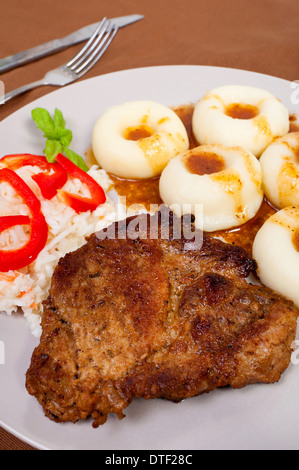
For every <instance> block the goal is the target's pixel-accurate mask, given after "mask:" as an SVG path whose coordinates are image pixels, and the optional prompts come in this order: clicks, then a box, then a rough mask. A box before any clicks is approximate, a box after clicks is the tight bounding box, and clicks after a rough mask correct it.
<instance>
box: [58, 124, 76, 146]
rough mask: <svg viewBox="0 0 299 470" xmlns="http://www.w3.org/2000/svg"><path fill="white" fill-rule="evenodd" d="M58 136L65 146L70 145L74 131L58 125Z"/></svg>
mask: <svg viewBox="0 0 299 470" xmlns="http://www.w3.org/2000/svg"><path fill="white" fill-rule="evenodd" d="M55 132H56V137H57V140H59V142H60V143H61V144H62V145H63V146H64V147H68V146H69V145H70V143H71V141H72V140H73V134H72V131H70V130H69V129H64V128H62V127H57V128H56V131H55Z"/></svg>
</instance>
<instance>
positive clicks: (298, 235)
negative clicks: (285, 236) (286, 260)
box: [292, 229, 299, 252]
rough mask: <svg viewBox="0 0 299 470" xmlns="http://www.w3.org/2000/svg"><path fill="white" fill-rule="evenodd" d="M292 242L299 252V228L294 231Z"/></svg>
mask: <svg viewBox="0 0 299 470" xmlns="http://www.w3.org/2000/svg"><path fill="white" fill-rule="evenodd" d="M292 242H293V245H294V247H295V249H296V250H297V251H298V252H299V229H297V230H296V231H295V233H294V235H293V239H292Z"/></svg>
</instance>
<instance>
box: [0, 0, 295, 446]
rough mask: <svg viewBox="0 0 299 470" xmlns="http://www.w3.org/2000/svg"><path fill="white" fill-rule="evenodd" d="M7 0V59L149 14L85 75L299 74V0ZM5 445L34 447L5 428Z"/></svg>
mask: <svg viewBox="0 0 299 470" xmlns="http://www.w3.org/2000/svg"><path fill="white" fill-rule="evenodd" d="M4 3H5V5H4V7H3V8H2V9H1V19H0V22H1V27H0V44H1V54H0V55H1V57H5V56H8V55H11V54H15V53H17V52H20V51H22V50H24V49H28V48H30V47H33V46H36V45H39V44H42V43H44V42H46V41H49V40H52V39H55V38H59V37H63V36H65V35H67V34H69V33H71V32H73V31H75V30H77V29H79V28H81V27H83V26H86V25H88V24H91V23H94V22H97V21H99V20H100V19H102V18H103V17H104V16H106V17H110V18H111V17H115V16H122V15H128V14H132V13H140V14H143V15H145V18H144V20H142V21H140V22H138V23H135V24H134V25H131V26H129V27H126V28H124V29H122V30H120V32H119V33H118V36H117V40H115V41H114V42H113V43H112V45H111V47H110V48H109V50H108V52H107V53H106V54H105V55H104V56H103V58H102V59H101V61H100V62H98V64H97V65H96V66H95V67H94V68H93V69H92V70H91V71H90V72H89V73H88V74H87V75H86V76H85V77H84V79H86V78H90V77H93V76H97V75H101V74H105V73H109V72H114V71H118V70H124V69H130V68H137V67H147V66H155V65H214V66H223V67H232V68H237V69H244V70H250V71H254V72H260V73H264V74H269V75H274V76H276V77H280V78H284V79H287V80H290V81H295V80H299V53H298V44H299V28H298V19H299V2H298V0H263V1H261V0H250V1H248V0H185V1H184V2H182V1H180V0H172V1H170V0H151V1H148V0H138V1H136V0H125V1H124V0H113V1H111V0H101V1H100V2H99V1H98V0H85V1H84V2H82V1H80V0H64V1H61V0H60V1H58V0H42V1H41V0H28V1H27V2H20V1H19V0H9V1H5V0H4ZM78 48H80V46H78V45H77V46H73V47H72V48H69V49H67V50H65V51H62V52H59V53H57V54H54V55H52V56H49V57H46V58H44V59H42V60H39V61H37V62H34V63H32V64H28V65H25V66H23V67H20V68H17V69H14V70H11V71H9V72H7V73H4V74H2V75H1V76H0V80H2V82H3V83H4V86H5V91H6V92H8V91H10V90H13V89H14V88H17V87H19V86H21V85H24V84H26V83H28V82H30V81H34V80H37V79H39V78H41V77H42V76H44V74H45V73H46V72H47V71H48V70H50V69H51V68H54V67H57V66H59V65H61V64H63V63H64V62H65V61H66V60H67V59H68V58H70V57H72V55H73V54H74V52H75V51H76V50H77V49H78ZM298 83H299V82H298ZM53 89H54V88H53V87H50V86H45V87H41V88H38V89H35V90H32V91H31V92H28V93H27V94H25V95H22V96H20V97H17V98H15V99H13V100H11V101H10V102H8V103H7V104H5V105H2V106H0V120H2V119H4V118H6V117H7V116H9V115H10V114H12V113H13V112H15V111H16V110H18V109H20V108H21V107H22V106H24V105H25V104H27V103H29V102H31V101H33V100H35V99H36V98H39V97H41V96H43V95H45V94H47V93H49V92H51V91H53ZM0 367H1V366H0ZM0 386H1V384H0ZM16 406H20V405H19V404H17V403H16ZM0 449H1V450H32V448H31V447H30V446H28V445H27V444H25V443H23V442H21V441H19V440H18V439H17V438H15V437H14V436H12V435H11V434H9V433H8V432H6V431H5V430H3V429H1V428H0Z"/></svg>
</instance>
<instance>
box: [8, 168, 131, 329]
mask: <svg viewBox="0 0 299 470" xmlns="http://www.w3.org/2000/svg"><path fill="white" fill-rule="evenodd" d="M38 172H40V169H39V168H37V167H31V166H27V167H22V168H20V169H19V170H17V171H16V173H17V174H18V175H19V176H20V177H21V178H22V179H23V180H24V181H25V182H26V183H27V185H28V186H29V187H30V188H31V190H32V191H33V192H34V193H35V195H36V196H37V197H38V198H39V200H40V201H41V206H42V212H43V214H44V216H45V218H46V221H47V224H48V229H49V233H48V241H47V244H46V246H45V248H44V249H43V250H42V251H41V253H40V254H39V256H38V258H37V259H36V261H35V262H33V263H32V264H31V265H29V266H28V267H26V268H23V269H20V270H18V271H9V272H8V273H1V272H0V312H6V313H7V314H8V315H11V314H13V313H14V312H17V311H18V310H19V309H22V311H23V313H24V316H25V317H26V319H27V320H28V322H29V325H30V328H31V331H32V333H33V334H34V336H36V337H39V336H40V333H41V328H40V320H41V316H42V312H43V306H42V302H43V301H44V300H45V299H46V298H47V297H48V292H49V288H50V284H51V279H52V275H53V272H54V270H55V268H56V266H57V264H58V261H59V259H60V258H61V257H63V256H65V255H66V254H67V253H69V252H71V251H75V250H77V249H78V248H80V247H81V246H83V245H84V243H85V242H86V237H88V236H90V235H91V234H92V233H94V232H97V231H100V230H102V229H103V228H105V227H107V226H108V225H110V224H111V223H113V222H115V221H117V220H119V219H121V218H124V217H125V207H123V206H120V205H119V204H118V200H117V198H116V197H113V192H109V189H110V188H111V186H112V182H111V180H110V179H109V177H108V175H107V173H106V172H105V171H104V170H102V169H99V168H98V167H97V166H93V167H92V168H91V169H90V170H89V171H88V174H89V175H90V176H91V177H92V178H94V179H95V180H96V181H97V182H98V183H99V184H100V185H101V186H102V188H103V189H104V191H105V193H106V196H107V201H106V203H105V204H103V205H101V206H99V207H98V208H97V209H96V210H95V211H94V212H92V213H91V212H83V213H80V214H77V213H76V212H75V211H74V210H73V209H72V208H70V207H69V206H67V205H65V204H64V203H63V202H61V201H60V200H59V198H58V197H57V196H55V197H54V198H53V199H51V200H46V199H44V198H43V197H42V195H41V192H40V189H39V187H38V185H37V184H36V183H35V182H34V181H33V180H32V178H31V176H32V174H36V173H38ZM63 189H64V190H66V191H69V192H71V193H75V194H80V195H82V196H86V197H88V196H89V191H88V189H87V188H86V187H85V185H82V182H81V181H79V180H78V179H70V178H69V180H68V181H67V183H66V185H65V186H64V188H63ZM0 208H1V214H0V215H1V216H5V215H16V214H21V215H29V210H28V207H27V206H26V205H25V204H24V203H23V201H22V199H21V197H20V196H19V195H18V194H17V193H16V192H15V190H14V189H13V188H12V187H11V186H10V185H9V184H8V183H1V184H0ZM25 230H26V227H22V226H16V227H13V228H11V229H9V230H6V231H5V232H3V233H2V234H0V249H2V250H5V249H18V248H19V247H21V246H22V245H24V243H25V242H26V240H27V234H26V232H25Z"/></svg>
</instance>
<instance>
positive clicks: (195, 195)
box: [160, 144, 263, 232]
mask: <svg viewBox="0 0 299 470" xmlns="http://www.w3.org/2000/svg"><path fill="white" fill-rule="evenodd" d="M160 195H161V198H162V200H163V202H164V203H165V204H167V205H168V206H170V207H173V210H174V211H175V212H176V213H177V214H178V215H182V214H186V213H190V211H191V213H192V214H194V215H195V216H196V213H199V211H197V209H198V207H197V206H198V205H202V209H203V220H201V218H198V219H195V226H196V227H197V228H200V229H203V230H205V231H207V232H213V231H216V230H222V229H229V228H232V227H236V226H239V225H242V224H243V223H245V222H246V221H247V220H249V219H251V218H252V217H254V216H255V214H256V213H257V211H258V210H259V208H260V206H261V203H262V201H263V191H262V172H261V167H260V164H259V161H258V160H257V159H256V158H255V156H254V155H252V154H251V153H250V152H248V151H247V150H245V149H244V148H242V147H226V146H224V145H216V144H215V145H202V146H199V147H197V148H195V149H192V150H189V151H187V152H185V153H183V154H181V155H178V156H177V157H175V158H174V159H172V160H171V161H170V162H169V164H168V165H167V167H166V168H165V169H164V171H163V173H162V175H161V179H160Z"/></svg>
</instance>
